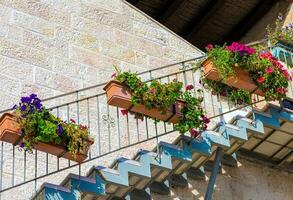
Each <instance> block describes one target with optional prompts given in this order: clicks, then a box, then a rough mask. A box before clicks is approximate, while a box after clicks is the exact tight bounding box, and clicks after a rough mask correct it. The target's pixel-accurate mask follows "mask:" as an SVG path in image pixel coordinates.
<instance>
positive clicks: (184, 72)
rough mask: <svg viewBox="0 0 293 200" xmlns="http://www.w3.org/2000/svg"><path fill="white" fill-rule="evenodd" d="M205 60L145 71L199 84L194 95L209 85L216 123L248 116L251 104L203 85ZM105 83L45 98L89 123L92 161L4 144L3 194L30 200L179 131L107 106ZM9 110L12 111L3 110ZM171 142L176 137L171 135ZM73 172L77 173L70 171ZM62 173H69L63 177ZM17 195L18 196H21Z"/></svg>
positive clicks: (147, 76)
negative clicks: (47, 186) (44, 188)
mask: <svg viewBox="0 0 293 200" xmlns="http://www.w3.org/2000/svg"><path fill="white" fill-rule="evenodd" d="M203 59H205V56H198V57H196V58H194V59H189V60H186V61H183V62H179V63H174V64H171V65H166V66H162V67H159V68H155V69H151V70H148V71H145V72H141V73H139V75H140V77H142V79H143V80H144V81H146V82H149V81H151V80H154V79H156V80H159V81H161V82H163V83H165V82H170V81H172V80H173V79H175V78H176V79H177V80H179V81H182V82H183V84H184V86H186V85H187V84H193V85H194V86H195V88H194V89H193V94H194V95H197V89H203V90H204V101H203V107H204V109H205V110H206V111H207V113H208V116H209V117H210V118H211V119H212V123H211V125H210V127H213V126H214V125H216V124H218V123H219V122H220V121H221V120H223V115H225V116H227V117H229V114H231V113H232V112H237V113H238V114H242V113H243V112H246V111H249V110H250V109H251V107H250V105H244V106H241V107H234V106H233V105H232V104H231V103H230V102H229V100H228V99H229V98H228V97H226V98H224V99H223V98H222V97H219V96H215V95H213V94H211V92H210V91H208V90H206V89H205V88H203V86H202V85H201V84H200V82H199V80H200V77H201V70H200V62H201V61H202V60H203ZM105 84H106V83H101V84H97V85H94V86H91V87H87V88H84V89H81V90H76V91H73V92H69V93H66V94H61V95H58V96H55V97H51V98H47V99H43V103H44V105H45V106H46V107H49V108H51V110H52V112H53V113H54V114H55V115H56V116H58V117H60V118H62V119H64V120H69V119H70V118H74V119H76V121H77V123H80V124H84V125H87V126H88V127H89V131H90V135H91V137H93V138H94V140H95V143H94V145H92V146H91V148H90V151H89V154H88V159H87V160H85V161H84V162H83V163H81V164H78V163H75V162H73V161H69V160H66V159H64V158H58V157H56V156H52V155H50V154H47V153H44V152H40V151H37V150H34V151H33V153H32V154H30V153H28V152H25V151H19V150H18V148H17V147H16V146H13V145H12V144H8V143H5V142H1V143H0V145H1V147H0V149H1V150H0V153H1V158H0V198H1V196H3V195H5V194H6V195H7V193H9V194H10V197H11V196H12V197H13V195H14V192H15V191H17V192H20V191H23V194H22V195H24V196H25V199H28V198H29V197H30V196H31V195H33V194H34V193H35V192H36V190H37V189H38V187H39V186H40V185H41V184H42V183H43V182H46V181H49V182H53V183H55V184H58V183H59V182H58V181H60V180H62V179H63V178H64V177H65V176H66V174H68V173H69V172H73V173H77V174H79V175H86V173H87V171H88V168H89V166H92V165H93V164H92V163H93V162H94V161H97V160H98V159H100V158H102V157H103V158H105V156H108V155H110V154H112V153H114V152H118V151H121V150H123V149H126V148H129V147H132V146H135V145H138V144H141V143H145V142H148V141H153V142H154V144H156V143H158V142H159V138H161V137H162V136H165V135H168V134H171V133H174V132H175V131H174V127H173V125H171V124H167V123H165V122H155V121H154V120H152V119H149V118H144V120H143V121H140V120H138V119H135V118H134V117H133V116H132V115H129V114H127V115H126V116H123V115H122V114H121V113H120V109H119V108H118V107H113V106H109V105H108V104H107V99H106V94H105V92H104V91H103V87H104V86H105ZM241 109H244V110H241ZM7 111H10V110H9V109H8V110H4V111H1V112H0V113H4V112H7ZM233 116H235V113H233ZM170 141H172V140H171V139H170ZM68 170H71V171H69V172H68ZM61 172H64V174H62V175H60V173H61ZM2 199H3V198H2ZM13 199H17V197H15V198H13Z"/></svg>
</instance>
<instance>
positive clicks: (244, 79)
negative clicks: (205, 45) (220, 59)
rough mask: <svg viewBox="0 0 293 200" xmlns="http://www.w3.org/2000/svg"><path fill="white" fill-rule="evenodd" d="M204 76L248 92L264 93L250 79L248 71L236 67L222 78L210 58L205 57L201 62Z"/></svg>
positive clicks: (261, 94)
mask: <svg viewBox="0 0 293 200" xmlns="http://www.w3.org/2000/svg"><path fill="white" fill-rule="evenodd" d="M202 66H203V72H204V77H205V78H206V79H209V80H213V81H218V82H221V81H222V82H223V83H225V84H227V85H229V86H231V87H234V88H238V89H243V90H246V91H248V92H251V93H254V94H257V95H260V96H264V93H263V92H262V91H261V90H260V89H259V88H258V86H257V85H256V84H255V82H254V81H253V80H252V79H251V76H250V74H249V72H248V71H246V70H244V69H241V68H236V69H235V75H232V76H229V77H227V78H226V80H222V79H221V77H220V74H219V72H218V70H217V68H216V66H215V65H214V63H213V61H212V59H211V58H208V59H206V60H205V61H204V62H203V63H202Z"/></svg>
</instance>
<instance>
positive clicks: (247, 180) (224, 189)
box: [152, 159, 293, 200]
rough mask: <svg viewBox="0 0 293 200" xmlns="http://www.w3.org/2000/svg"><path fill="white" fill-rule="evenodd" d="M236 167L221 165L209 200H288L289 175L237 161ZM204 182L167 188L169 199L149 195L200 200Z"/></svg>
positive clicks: (291, 179)
mask: <svg viewBox="0 0 293 200" xmlns="http://www.w3.org/2000/svg"><path fill="white" fill-rule="evenodd" d="M239 161H240V162H239V163H238V167H237V168H234V167H228V166H223V168H222V172H221V173H219V174H218V176H217V180H216V185H215V188H214V193H213V194H214V195H213V200H260V199H266V200H275V199H283V200H284V199H286V200H292V196H293V191H292V187H293V175H292V174H288V173H285V172H280V171H277V170H274V169H270V168H267V167H264V166H262V165H259V164H254V163H252V162H249V161H246V160H243V159H240V160H239ZM209 176H210V173H209V172H206V180H205V181H204V180H192V179H190V178H189V179H188V183H189V184H188V188H171V193H170V195H169V196H163V195H158V194H152V197H153V200H203V199H204V196H205V192H206V189H207V185H208V177H209Z"/></svg>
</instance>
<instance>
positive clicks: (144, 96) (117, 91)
mask: <svg viewBox="0 0 293 200" xmlns="http://www.w3.org/2000/svg"><path fill="white" fill-rule="evenodd" d="M116 71H117V73H115V74H114V75H113V78H114V80H111V81H110V82H109V83H108V84H107V85H106V86H105V87H104V90H105V91H106V94H107V102H108V104H109V105H113V106H117V107H120V108H123V110H122V112H123V114H127V113H128V112H129V111H130V112H131V113H135V114H137V113H138V114H140V115H144V116H147V117H150V118H153V119H156V120H162V121H165V122H170V123H174V124H175V129H176V130H178V131H179V132H180V133H185V132H187V131H190V133H191V135H192V136H193V137H197V136H198V134H199V132H200V131H202V130H205V129H206V128H207V123H208V122H209V119H208V118H207V117H206V116H205V112H204V111H203V109H202V107H201V102H202V97H198V98H196V97H194V96H192V95H191V92H190V90H192V89H194V88H193V86H192V85H187V86H186V90H185V91H184V92H183V91H182V90H183V84H182V83H181V82H179V81H177V80H173V81H172V82H170V83H164V84H162V83H160V82H158V81H157V80H153V81H151V83H150V84H147V83H145V82H143V81H142V80H141V79H140V78H139V77H138V75H137V74H136V73H131V72H121V71H119V70H117V69H116ZM198 92H199V93H200V92H201V91H200V90H198Z"/></svg>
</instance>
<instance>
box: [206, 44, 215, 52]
mask: <svg viewBox="0 0 293 200" xmlns="http://www.w3.org/2000/svg"><path fill="white" fill-rule="evenodd" d="M205 48H206V50H207V51H210V50H211V49H213V48H214V46H213V45H212V44H208V45H207V46H206V47H205Z"/></svg>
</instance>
